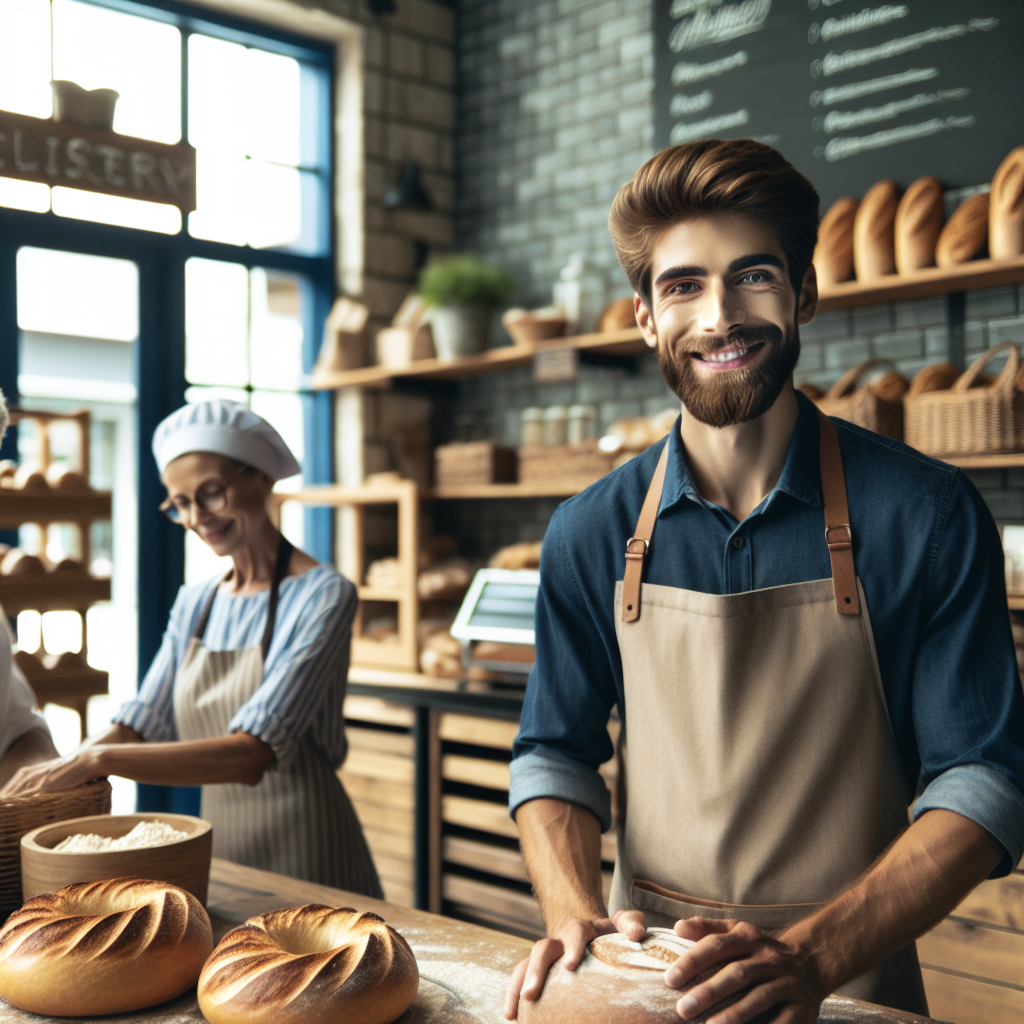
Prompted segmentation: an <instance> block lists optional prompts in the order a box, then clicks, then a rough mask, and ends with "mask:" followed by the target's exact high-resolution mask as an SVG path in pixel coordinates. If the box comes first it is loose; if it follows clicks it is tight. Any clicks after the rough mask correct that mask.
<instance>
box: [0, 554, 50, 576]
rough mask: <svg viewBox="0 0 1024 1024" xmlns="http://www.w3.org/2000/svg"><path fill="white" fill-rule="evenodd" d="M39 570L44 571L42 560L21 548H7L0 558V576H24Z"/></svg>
mask: <svg viewBox="0 0 1024 1024" xmlns="http://www.w3.org/2000/svg"><path fill="white" fill-rule="evenodd" d="M40 572H46V566H45V565H44V564H43V560H42V559H41V558H39V557H37V556H36V555H29V554H27V553H26V552H24V551H22V550H21V548H8V549H7V551H6V553H5V554H4V557H3V559H2V560H0V576H25V575H28V574H29V573H40Z"/></svg>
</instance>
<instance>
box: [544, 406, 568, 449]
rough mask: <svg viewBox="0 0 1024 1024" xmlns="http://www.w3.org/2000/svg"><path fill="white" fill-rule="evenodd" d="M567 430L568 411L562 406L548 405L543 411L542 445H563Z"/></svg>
mask: <svg viewBox="0 0 1024 1024" xmlns="http://www.w3.org/2000/svg"><path fill="white" fill-rule="evenodd" d="M568 429H569V410H568V409H566V407H565V406H564V405H549V406H548V407H547V408H546V409H545V410H544V443H545V444H546V445H552V444H565V442H566V439H567V435H568Z"/></svg>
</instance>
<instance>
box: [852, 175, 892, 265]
mask: <svg viewBox="0 0 1024 1024" xmlns="http://www.w3.org/2000/svg"><path fill="white" fill-rule="evenodd" d="M898 196H899V193H898V192H897V189H896V184H895V182H892V181H879V182H876V183H875V184H874V185H872V186H871V188H869V189H868V194H867V195H866V196H865V197H864V198H863V199H862V200H861V201H860V206H859V207H858V208H857V216H856V217H855V218H854V221H853V265H854V268H855V269H856V271H857V280H858V281H870V280H872V279H873V278H876V277H884V276H885V275H886V274H895V273H896V242H895V238H894V236H893V226H894V224H895V221H896V206H897V200H898Z"/></svg>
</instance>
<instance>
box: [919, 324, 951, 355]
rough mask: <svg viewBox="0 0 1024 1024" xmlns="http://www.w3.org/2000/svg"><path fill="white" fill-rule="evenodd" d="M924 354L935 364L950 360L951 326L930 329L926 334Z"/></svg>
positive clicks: (945, 325)
mask: <svg viewBox="0 0 1024 1024" xmlns="http://www.w3.org/2000/svg"><path fill="white" fill-rule="evenodd" d="M924 354H925V355H926V356H929V357H930V358H931V359H932V361H933V362H944V361H945V360H946V359H948V358H949V326H948V325H947V324H943V325H942V326H941V327H928V328H926V330H925V332H924Z"/></svg>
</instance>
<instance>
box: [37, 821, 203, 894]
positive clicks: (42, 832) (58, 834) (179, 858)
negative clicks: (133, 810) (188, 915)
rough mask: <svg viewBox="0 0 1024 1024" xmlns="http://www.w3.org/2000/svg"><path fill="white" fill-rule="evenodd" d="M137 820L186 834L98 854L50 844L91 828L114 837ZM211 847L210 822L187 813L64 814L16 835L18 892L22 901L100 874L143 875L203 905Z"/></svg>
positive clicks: (130, 828)
mask: <svg viewBox="0 0 1024 1024" xmlns="http://www.w3.org/2000/svg"><path fill="white" fill-rule="evenodd" d="M140 821H165V822H167V824H168V825H170V826H171V828H175V829H177V830H178V831H179V832H187V833H188V834H189V836H188V839H179V840H178V841H177V842H176V843H168V844H167V845H166V846H150V847H146V848H144V849H141V850H111V851H109V852H103V853H68V852H64V851H57V850H54V849H53V848H54V847H55V846H56V845H57V844H58V843H59V842H60V841H61V840H62V839H66V838H67V837H68V836H74V835H78V834H79V833H89V832H91V833H93V834H95V835H98V836H110V837H111V838H114V839H117V838H119V837H121V836H123V835H126V834H127V833H128V832H130V831H131V830H132V829H133V828H134V827H135V826H136V825H137V824H138V823H139V822H140ZM212 852H213V826H212V825H211V824H210V823H209V822H208V821H203V819H202V818H193V817H192V816H191V815H188V814H162V813H157V812H148V813H146V814H96V815H90V816H89V817H87V818H68V819H66V820H65V821H58V822H54V823H53V824H52V825H43V826H42V827H40V828H36V829H33V830H32V831H31V832H28V833H26V834H25V835H23V836H22V837H21V891H22V897H23V898H24V899H26V900H28V899H31V898H32V897H33V896H38V895H39V894H40V893H44V892H55V891H56V890H57V889H60V888H62V887H63V886H65V885H71V884H72V883H73V882H96V881H100V880H101V879H104V878H127V877H135V878H148V879H151V880H152V881H155V882H170V883H171V885H177V886H179V887H180V888H182V889H187V890H188V891H189V892H190V893H192V895H193V896H195V898H196V899H197V900H199V902H200V903H202V904H203V905H205V904H206V889H207V885H208V884H209V881H210V857H211V855H212Z"/></svg>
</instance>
